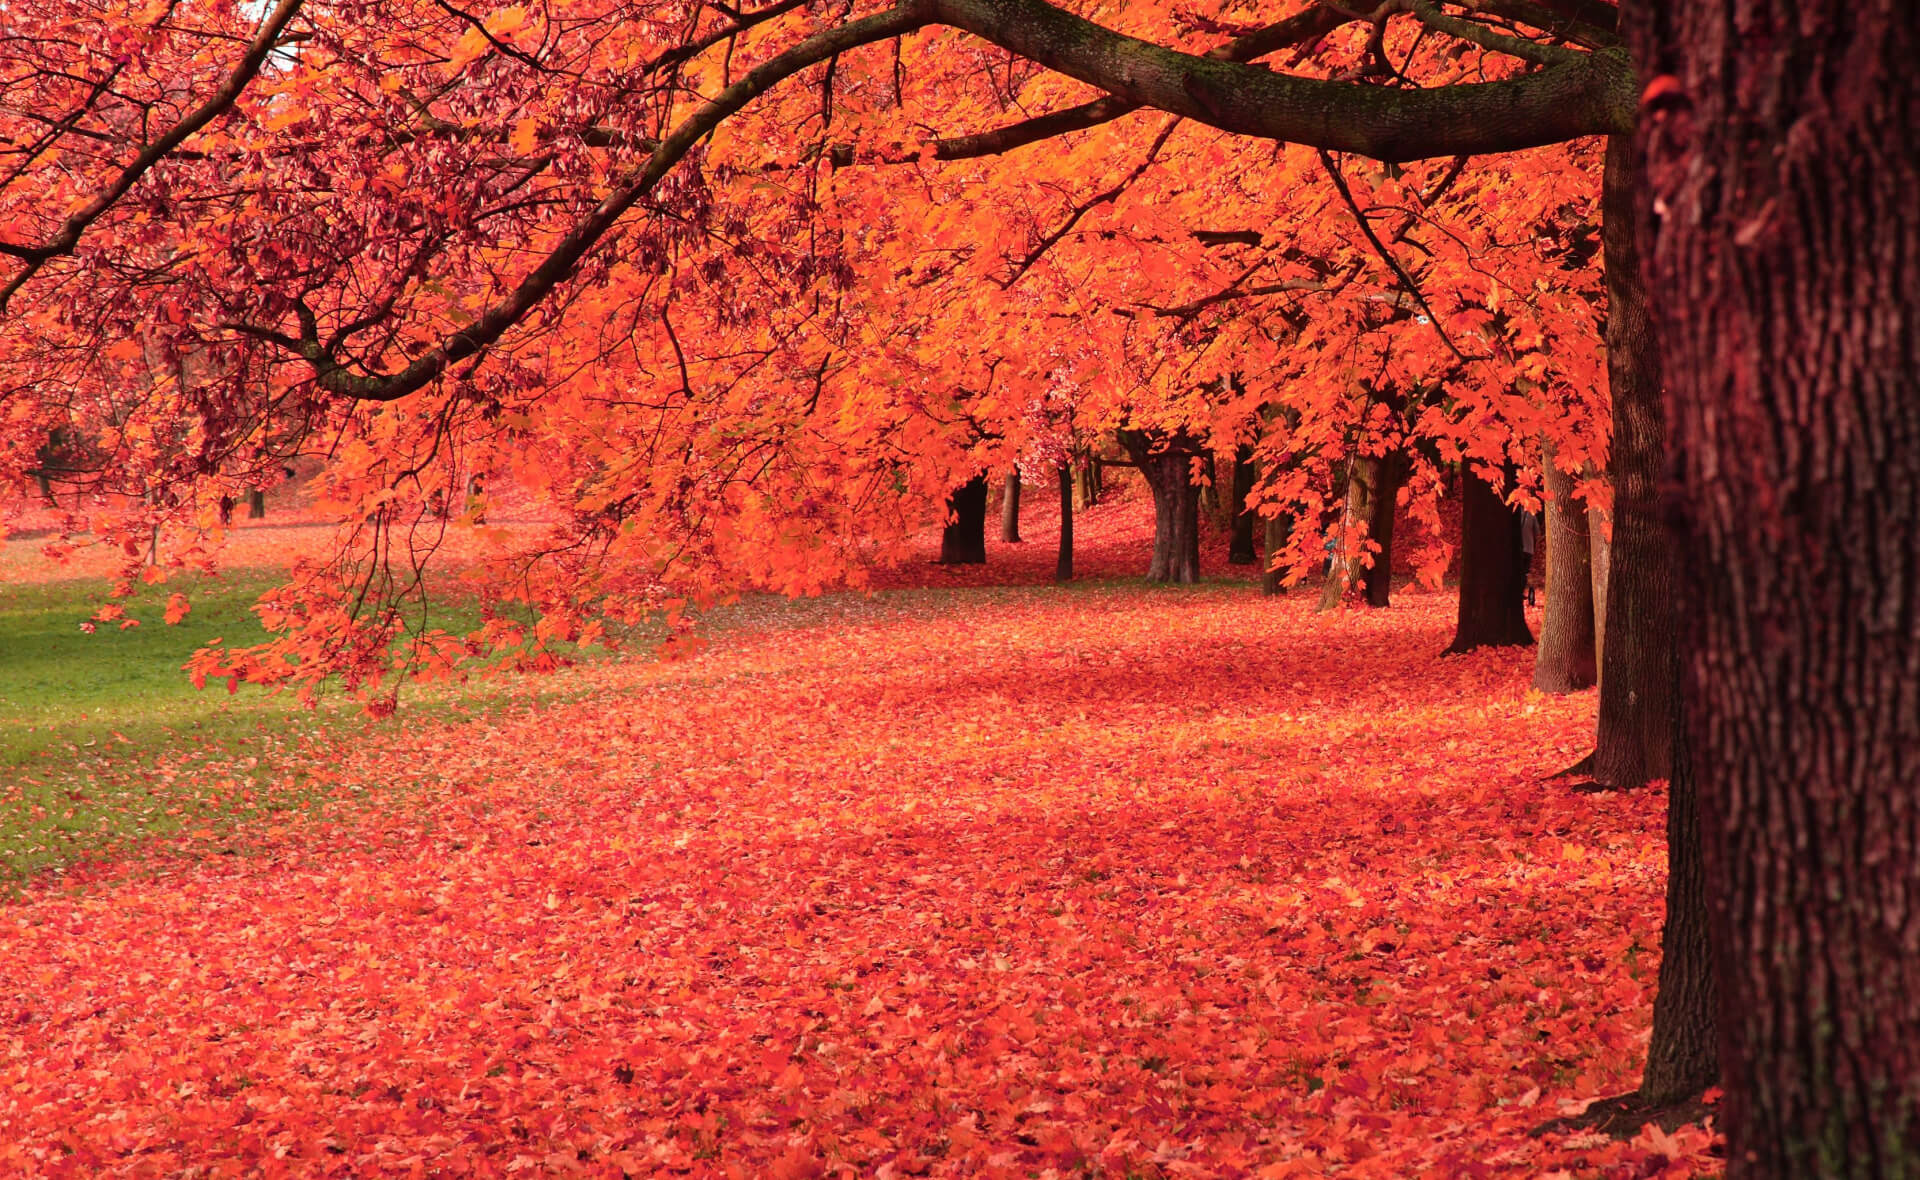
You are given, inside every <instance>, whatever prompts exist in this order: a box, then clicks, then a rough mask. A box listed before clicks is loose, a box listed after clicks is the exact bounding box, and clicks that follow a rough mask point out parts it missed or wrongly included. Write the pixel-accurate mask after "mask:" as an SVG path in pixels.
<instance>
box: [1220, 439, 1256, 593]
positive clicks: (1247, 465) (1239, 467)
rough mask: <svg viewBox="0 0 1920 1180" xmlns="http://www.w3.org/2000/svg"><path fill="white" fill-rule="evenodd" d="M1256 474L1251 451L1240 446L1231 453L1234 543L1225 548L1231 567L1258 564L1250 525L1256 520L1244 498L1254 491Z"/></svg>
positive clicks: (1231, 508) (1251, 449) (1231, 507)
mask: <svg viewBox="0 0 1920 1180" xmlns="http://www.w3.org/2000/svg"><path fill="white" fill-rule="evenodd" d="M1255 474H1256V472H1255V471H1254V466H1253V448H1252V447H1248V446H1242V447H1240V448H1239V449H1238V450H1236V451H1234V453H1233V491H1232V502H1231V504H1230V505H1229V508H1230V510H1231V511H1232V513H1233V539H1232V541H1231V542H1229V544H1228V546H1227V562H1228V564H1230V565H1252V564H1254V563H1255V562H1257V561H1259V560H1260V555H1259V553H1257V552H1256V551H1255V550H1254V547H1253V524H1254V521H1255V520H1256V519H1257V517H1256V514H1255V513H1254V511H1253V509H1251V508H1249V507H1247V495H1248V494H1249V493H1251V492H1252V491H1253V481H1254V476H1255Z"/></svg>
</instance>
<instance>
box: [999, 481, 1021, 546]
mask: <svg viewBox="0 0 1920 1180" xmlns="http://www.w3.org/2000/svg"><path fill="white" fill-rule="evenodd" d="M1000 539H1001V540H1002V541H1006V542H1008V543H1009V544H1015V545H1017V544H1019V543H1020V469H1019V468H1018V467H1016V468H1014V469H1013V470H1012V471H1009V472H1007V483H1006V491H1005V492H1004V493H1003V494H1002V495H1001V497H1000Z"/></svg>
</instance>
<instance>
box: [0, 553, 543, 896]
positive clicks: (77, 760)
mask: <svg viewBox="0 0 1920 1180" xmlns="http://www.w3.org/2000/svg"><path fill="white" fill-rule="evenodd" d="M275 581H276V576H275V575H274V574H273V573H272V572H271V571H260V570H238V571H233V572H231V573H229V574H227V575H226V576H224V577H221V578H218V579H203V578H187V579H179V578H176V579H175V580H173V581H172V582H169V583H167V584H166V585H163V586H150V587H149V586H143V587H141V588H140V591H139V593H138V594H136V596H135V597H133V598H132V599H129V600H125V601H124V605H125V607H126V610H127V613H128V614H129V615H131V616H133V617H136V618H139V619H140V620H141V625H140V626H138V627H132V628H128V629H126V630H121V629H119V627H118V625H117V624H115V623H102V624H100V625H99V626H98V627H97V629H96V630H95V631H94V632H92V633H91V634H89V633H87V632H85V631H83V630H82V629H81V626H80V624H81V623H82V622H84V621H86V620H87V619H88V618H89V617H90V616H91V615H92V614H93V612H94V611H95V610H97V609H98V608H99V605H100V603H101V602H102V601H103V596H104V593H105V584H104V583H103V582H102V581H101V580H100V579H98V578H83V579H75V580H71V581H60V582H46V583H33V584H12V585H0V887H4V885H5V884H6V883H7V882H9V881H19V880H21V879H24V878H25V877H28V876H30V875H33V874H35V873H40V872H44V871H47V870H49V869H55V868H58V867H60V866H62V865H66V864H70V863H72V862H74V861H76V860H81V859H84V858H87V857H89V856H97V855H101V854H104V853H108V852H111V851H114V850H116V849H119V848H123V847H125V846H127V845H128V844H130V843H134V842H138V841H142V840H147V839H152V838H156V837H165V836H169V835H173V834H176V833H178V832H181V831H183V830H189V829H191V830H194V831H205V832H209V833H212V834H215V835H217V834H219V833H221V832H224V831H227V830H229V829H230V828H231V827H232V826H233V825H234V824H235V823H237V822H239V821H240V820H243V819H246V818H249V817H253V816H259V815H262V814H268V813H274V812H284V811H297V810H305V809H307V808H309V807H311V806H313V805H315V804H316V803H318V802H319V801H320V800H321V799H324V798H326V797H327V796H326V794H325V792H322V791H316V790H315V789H313V787H312V786H311V784H310V783H309V781H308V779H307V776H306V774H305V773H304V771H302V770H301V769H300V765H301V764H302V763H309V762H311V759H309V758H289V757H287V754H288V753H289V752H290V751H292V750H295V749H298V748H301V747H305V746H310V745H312V744H313V743H315V742H319V741H324V740H326V738H327V736H328V734H329V733H330V732H331V731H333V730H337V729H340V728H342V727H345V726H353V727H356V728H364V727H367V726H369V725H380V726H394V725H401V724H406V723H409V722H413V723H417V722H418V721H419V720H420V719H421V718H422V717H423V716H439V715H447V714H453V713H464V712H472V711H474V710H476V709H484V708H486V707H488V706H489V705H497V704H498V703H500V702H501V701H503V700H504V699H506V697H507V695H508V694H509V693H510V692H512V691H513V690H512V689H510V688H508V687H507V686H506V685H505V684H504V682H495V681H476V682H473V683H470V684H465V685H459V686H455V687H454V688H451V689H448V688H444V687H442V688H436V689H416V690H410V691H408V692H407V693H405V694H404V695H405V698H406V703H405V705H404V706H403V708H402V711H401V713H400V715H399V717H397V718H395V719H391V720H388V721H386V722H380V723H374V722H369V721H368V720H367V718H366V717H365V715H364V714H363V713H362V712H361V711H360V709H359V707H358V706H357V705H356V704H354V703H353V702H351V701H346V700H342V699H338V698H335V699H330V700H323V701H322V702H321V704H320V705H319V707H317V708H315V709H306V708H303V707H301V706H300V705H299V704H298V702H297V701H295V699H294V697H293V694H291V693H280V694H277V695H276V694H271V693H267V692H264V691H262V690H259V689H257V688H249V687H246V686H242V688H241V689H240V691H239V692H237V693H232V694H229V693H228V692H227V690H226V686H225V685H224V684H209V685H208V686H207V688H206V689H205V690H204V691H202V690H198V689H195V688H194V687H193V685H192V683H191V682H190V681H189V680H188V679H187V675H186V673H185V672H184V671H182V670H181V666H182V665H183V664H184V663H185V662H186V659H187V657H188V656H189V655H191V654H192V653H193V651H194V650H195V649H196V648H198V647H201V646H203V645H205V644H206V643H208V642H209V641H211V640H213V639H216V638H219V639H223V640H224V641H225V642H226V643H227V644H228V645H229V646H241V645H245V644H250V643H255V642H258V641H260V640H261V639H263V638H265V632H264V631H262V630H261V628H260V625H259V622H258V620H257V619H256V618H255V617H254V614H253V611H252V609H251V608H252V606H253V603H254V602H255V601H256V600H257V599H258V598H259V596H260V594H261V592H262V591H264V590H265V589H267V588H268V587H270V586H272V585H274V584H275ZM174 591H180V592H182V593H185V594H187V595H188V597H189V598H190V599H191V600H192V602H193V611H192V613H191V614H189V615H188V616H187V617H186V618H185V619H184V620H182V621H181V622H180V623H178V624H176V625H174V626H167V625H166V624H165V623H164V622H163V621H162V619H161V614H162V611H163V608H164V603H165V601H166V598H167V595H168V594H170V593H172V592H174ZM473 622H474V619H473V618H472V617H471V615H470V613H469V614H468V615H466V616H463V615H461V614H460V612H457V611H456V612H452V613H451V614H449V615H446V616H444V617H443V619H442V621H441V625H443V626H447V627H449V628H450V629H451V628H459V627H464V626H470V625H472V624H473ZM518 695H519V696H520V697H522V698H528V697H531V696H535V695H539V694H538V693H533V694H529V693H526V692H525V691H524V689H522V690H521V691H520V692H519V694H518Z"/></svg>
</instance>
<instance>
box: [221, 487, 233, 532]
mask: <svg viewBox="0 0 1920 1180" xmlns="http://www.w3.org/2000/svg"><path fill="white" fill-rule="evenodd" d="M233 508H234V500H233V497H232V496H224V495H223V496H221V497H220V527H222V528H225V527H226V526H228V525H230V524H232V523H233Z"/></svg>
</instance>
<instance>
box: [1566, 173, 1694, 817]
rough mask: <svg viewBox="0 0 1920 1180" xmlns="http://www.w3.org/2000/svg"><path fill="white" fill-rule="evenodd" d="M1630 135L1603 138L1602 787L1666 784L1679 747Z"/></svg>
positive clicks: (1657, 422) (1593, 768)
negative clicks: (1605, 475)
mask: <svg viewBox="0 0 1920 1180" xmlns="http://www.w3.org/2000/svg"><path fill="white" fill-rule="evenodd" d="M1642 172H1643V170H1642V169H1641V168H1640V167H1639V166H1638V165H1637V164H1636V156H1635V153H1634V151H1633V143H1632V139H1631V138H1630V137H1628V136H1624V135H1616V136H1612V137H1610V138H1609V139H1608V140H1607V171H1606V179H1605V182H1604V188H1603V190H1602V193H1601V215H1602V217H1603V218H1604V224H1603V226H1602V244H1603V246H1602V248H1603V250H1604V252H1605V259H1606V268H1607V382H1608V385H1609V388H1610V392H1611V393H1612V397H1613V459H1612V465H1611V471H1610V474H1611V476H1612V480H1611V482H1612V484H1613V543H1612V547H1611V552H1610V555H1609V558H1608V572H1607V596H1606V628H1605V636H1604V646H1603V647H1602V648H1601V649H1600V662H1601V670H1600V721H1599V726H1598V730H1597V732H1596V735H1595V738H1594V748H1593V756H1592V758H1591V759H1590V760H1588V761H1587V762H1586V763H1584V764H1583V766H1582V769H1583V770H1584V771H1585V772H1586V773H1587V774H1589V775H1590V776H1591V777H1592V779H1593V781H1594V782H1596V783H1598V784H1600V785H1601V786H1605V787H1614V788H1632V787H1638V786H1641V785H1643V784H1645V783H1647V782H1649V781H1650V780H1652V779H1656V778H1665V777H1666V776H1667V770H1668V758H1669V752H1670V747H1671V744H1672V729H1673V726H1672V723H1671V721H1670V716H1671V713H1672V708H1671V702H1670V701H1669V699H1668V698H1669V697H1670V696H1671V694H1672V692H1673V689H1674V684H1673V677H1672V676H1671V675H1670V673H1669V672H1668V669H1667V667H1666V653H1667V652H1668V651H1669V650H1670V649H1671V648H1672V647H1673V644H1674V642H1675V636H1674V631H1673V629H1674V614H1673V612H1674V606H1673V595H1674V586H1673V555H1672V548H1673V542H1672V539H1671V537H1670V536H1669V534H1668V530H1667V524H1666V521H1665V519H1664V516H1663V510H1662V507H1661V502H1660V481H1661V478H1662V473H1663V472H1664V471H1665V468H1666V435H1667V428H1666V414H1665V410H1664V408H1663V407H1662V404H1661V380H1660V354H1659V339H1658V334H1657V333H1656V332H1655V331H1654V326H1653V321H1652V320H1651V319H1649V318H1648V313H1647V293H1646V287H1645V284H1644V282H1643V281H1642V278H1641V275H1640V268H1641V261H1642V260H1641V257H1640V253H1641V251H1640V246H1639V242H1638V233H1637V232H1636V229H1635V226H1634V216H1635V214H1634V202H1635V199H1636V198H1635V194H1636V193H1637V192H1638V190H1639V188H1640V186H1641V184H1642V182H1643V181H1644V176H1643V175H1642Z"/></svg>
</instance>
